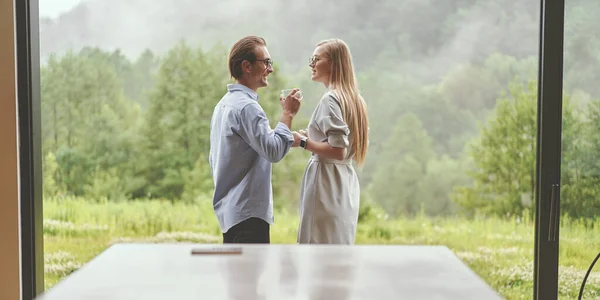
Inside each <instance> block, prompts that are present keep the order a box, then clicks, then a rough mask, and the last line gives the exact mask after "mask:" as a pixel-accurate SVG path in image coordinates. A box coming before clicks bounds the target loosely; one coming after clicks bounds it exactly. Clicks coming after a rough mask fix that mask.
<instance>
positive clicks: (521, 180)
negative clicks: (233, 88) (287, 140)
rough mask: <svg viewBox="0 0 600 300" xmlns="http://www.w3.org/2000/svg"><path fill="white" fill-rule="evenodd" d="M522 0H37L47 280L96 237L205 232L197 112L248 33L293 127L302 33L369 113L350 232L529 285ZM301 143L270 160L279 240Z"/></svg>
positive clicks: (300, 167) (97, 244)
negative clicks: (338, 65)
mask: <svg viewBox="0 0 600 300" xmlns="http://www.w3.org/2000/svg"><path fill="white" fill-rule="evenodd" d="M134 3H135V4H134ZM174 3H176V4H174ZM590 3H591V2H590ZM539 11H540V7H539V1H538V0H504V1H493V0H455V1H448V0H430V1H410V0H374V1H369V2H367V1H333V2H332V1H329V2H327V1H325V2H323V1H317V0H306V1H280V0H262V1H249V2H248V1H239V2H233V1H213V0H210V1H209V0H202V1H176V2H173V1H150V2H143V4H142V2H140V1H137V2H131V1H107V0H87V1H78V0H73V1H61V0H43V1H40V38H41V63H42V66H41V76H42V77H41V83H42V109H43V110H42V118H43V124H42V130H43V136H42V138H43V155H44V174H43V175H44V234H45V236H44V238H45V247H46V249H45V262H46V287H47V288H52V286H54V285H55V284H56V283H57V282H58V281H60V280H61V279H63V278H65V276H67V275H68V274H69V273H71V272H72V271H74V270H76V269H77V268H79V267H80V266H81V265H82V264H85V263H86V262H88V261H89V260H90V259H91V258H93V257H94V256H96V255H98V254H99V253H100V252H101V251H102V250H103V249H105V248H106V247H108V246H109V245H111V244H112V243H116V242H129V241H150V242H178V241H185V242H196V243H220V242H221V241H222V236H221V231H220V228H219V224H218V222H217V220H216V218H215V215H214V212H213V207H212V199H211V197H212V193H213V190H212V189H213V182H212V178H211V173H210V167H209V165H208V159H207V155H208V149H209V139H208V132H209V129H208V128H209V120H210V117H211V114H212V112H213V108H214V106H215V104H216V103H217V101H219V99H220V98H221V97H222V96H223V94H224V93H225V86H226V84H227V83H229V82H231V81H230V80H229V78H228V69H227V64H226V61H227V55H228V51H229V48H230V47H231V45H232V44H233V43H234V42H235V41H236V40H237V39H239V38H241V37H243V36H245V35H250V34H257V35H260V36H262V37H264V38H265V39H266V41H267V47H268V49H269V52H270V55H271V58H272V59H273V60H274V62H275V64H274V70H275V72H274V73H272V74H271V75H270V76H269V79H268V80H269V86H268V87H267V88H263V89H260V90H259V93H260V103H261V105H262V107H263V108H264V110H265V111H266V113H267V115H268V116H269V118H270V120H271V125H272V126H275V124H276V123H277V121H278V120H279V116H280V113H281V108H280V106H279V104H278V102H277V101H278V98H279V91H280V90H282V89H287V88H292V87H299V88H301V89H302V93H303V96H304V100H303V106H302V109H301V112H300V114H299V116H298V117H297V118H296V119H295V120H294V126H293V127H294V128H292V129H294V130H297V129H301V128H305V127H306V126H307V124H308V122H309V120H310V117H311V115H312V112H313V110H314V109H315V107H316V105H317V102H318V101H319V99H320V98H321V96H322V95H323V94H324V92H325V91H326V88H325V86H324V85H323V84H320V83H317V82H313V81H312V80H311V70H310V68H309V67H308V59H309V57H311V56H312V55H313V50H314V49H315V46H316V44H317V43H318V42H319V41H321V40H323V39H328V38H340V39H342V40H344V41H345V42H346V43H347V44H348V45H349V47H350V49H351V52H352V55H353V59H354V66H355V71H356V77H357V81H358V84H359V87H360V90H361V93H362V95H363V96H364V99H365V100H366V102H367V105H368V110H369V122H370V123H369V127H370V136H369V140H370V146H369V152H368V155H367V160H366V164H365V165H364V167H363V168H358V167H357V168H356V170H357V172H358V174H359V178H360V186H361V205H360V211H359V217H358V224H359V225H358V229H357V235H356V243H358V244H401V245H415V244H419V245H445V246H447V247H448V248H450V249H451V250H452V251H453V252H454V253H455V254H456V255H457V256H458V257H459V258H460V259H462V260H463V261H464V262H465V263H466V264H467V265H468V266H469V267H470V268H471V269H472V270H474V271H475V272H476V273H477V274H478V275H479V276H480V277H481V278H482V279H484V280H485V281H486V282H487V283H488V284H489V285H490V286H492V287H493V288H494V289H495V290H496V291H498V293H499V294H501V295H503V296H504V297H506V298H507V299H530V298H531V297H532V294H533V291H532V286H533V284H532V280H533V275H532V274H533V272H532V266H533V245H534V223H533V215H534V211H533V209H534V205H533V197H534V189H535V181H534V178H535V162H536V161H535V153H536V151H535V150H536V149H535V147H536V114H537V111H536V110H537V104H536V103H537V84H536V78H537V65H538V63H537V56H538V40H539V37H538V32H539ZM584 11H585V12H586V13H587V10H584ZM590 16H592V15H590ZM591 18H592V17H590V20H591ZM586 24H587V23H586ZM587 28H589V30H592V29H591V28H594V27H593V26H591V25H590V26H589V27H587ZM590 32H591V31H590ZM584 66H585V67H588V66H587V65H584ZM590 70H593V68H592V67H590ZM573 74H574V76H576V77H574V79H573V80H574V82H577V83H579V82H580V80H579V79H578V78H583V79H585V80H587V81H585V82H587V83H588V84H589V87H593V82H594V80H592V78H590V77H577V76H579V74H580V73H579V72H574V73H573ZM309 156H310V154H309V153H308V152H307V151H304V150H302V149H298V148H296V149H292V150H291V151H290V153H289V154H288V155H287V156H286V157H285V158H284V159H283V160H282V161H281V162H279V163H277V164H275V165H274V166H273V189H274V190H273V192H274V206H275V220H276V221H275V225H274V226H273V227H272V229H271V240H272V242H273V243H296V236H297V228H298V224H299V217H298V207H299V198H300V190H301V182H302V178H303V174H304V169H305V166H306V164H307V161H308V159H309ZM577 228H579V227H577ZM590 237H591V236H590ZM591 240H592V239H591V238H590V239H588V243H592V242H591ZM596 240H597V239H596ZM585 258H586V259H587V255H585ZM569 288H570V290H569V291H570V292H573V291H574V289H573V288H572V287H569Z"/></svg>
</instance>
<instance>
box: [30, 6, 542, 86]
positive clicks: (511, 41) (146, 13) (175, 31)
mask: <svg viewBox="0 0 600 300" xmlns="http://www.w3.org/2000/svg"><path fill="white" fill-rule="evenodd" d="M46 1H50V0H46ZM450 2H452V3H450ZM59 3H62V2H60V1H57V4H59ZM538 6H539V1H534V0H519V1H513V0H511V1H503V2H502V3H501V4H500V3H497V2H494V1H479V2H477V1H472V0H471V1H446V0H437V1H436V0H430V1H421V0H418V1H417V0H407V1H390V0H387V1H382V0H378V1H369V2H366V1H339V0H337V1H327V2H323V1H316V0H308V1H280V0H263V1H240V0H236V1H231V0H224V1H176V2H173V1H167V0H151V1H142V0H126V1H123V0H87V1H81V3H79V4H77V5H76V6H74V7H72V9H71V10H69V11H67V12H65V13H63V14H61V15H60V16H58V17H56V18H44V19H43V20H42V22H41V28H40V31H41V52H42V58H45V57H47V55H48V54H49V53H62V52H64V51H66V50H68V49H78V48H81V47H84V46H98V47H101V48H103V49H109V50H110V49H121V51H122V52H123V53H125V54H127V55H129V56H133V57H134V56H137V55H138V54H139V53H141V51H143V50H144V49H146V48H149V49H151V50H152V51H155V52H158V53H163V52H164V51H166V50H168V49H169V48H170V47H171V46H172V45H174V44H175V43H177V42H179V41H181V40H186V41H187V42H189V43H191V44H193V45H198V46H202V47H206V48H209V47H211V46H213V45H215V44H219V43H221V44H223V45H225V46H226V47H229V46H230V45H231V44H232V43H233V42H234V41H235V40H237V39H238V38H240V37H242V36H244V35H250V34H255V35H260V36H263V37H265V38H266V39H267V42H268V44H269V49H270V52H271V55H272V56H273V58H274V59H275V60H277V61H278V62H281V63H283V66H286V67H290V68H291V69H290V70H295V68H298V67H300V66H305V62H306V57H308V56H309V55H310V53H311V52H312V50H313V48H314V45H315V44H316V43H317V42H318V41H320V40H321V39H325V38H331V37H338V38H342V39H344V40H345V41H346V42H348V44H349V45H350V47H351V49H352V52H353V54H354V56H355V61H356V65H357V68H359V70H362V69H366V68H369V67H371V66H373V64H374V63H375V62H377V65H378V66H385V67H386V68H391V69H393V70H404V71H405V72H406V71H409V72H410V74H411V76H416V77H418V78H421V79H423V80H426V81H430V80H432V79H439V77H440V76H442V75H443V74H444V73H445V72H446V71H447V70H448V69H450V68H451V67H452V66H455V65H457V64H462V63H465V62H471V61H473V62H477V61H479V60H482V59H483V58H485V57H486V56H488V55H489V54H491V53H494V52H501V53H504V54H507V55H512V56H515V57H518V58H521V57H526V56H530V55H536V54H537V44H538V40H537V31H538V25H537V24H538V14H539V12H538V11H539V8H538ZM42 15H44V11H42ZM448 16H451V17H448Z"/></svg>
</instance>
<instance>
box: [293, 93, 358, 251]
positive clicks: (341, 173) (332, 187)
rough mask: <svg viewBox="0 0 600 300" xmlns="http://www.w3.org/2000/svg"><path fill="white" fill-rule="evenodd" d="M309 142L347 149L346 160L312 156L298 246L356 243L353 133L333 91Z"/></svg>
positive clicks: (310, 132) (327, 95)
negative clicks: (351, 146) (345, 120)
mask: <svg viewBox="0 0 600 300" xmlns="http://www.w3.org/2000/svg"><path fill="white" fill-rule="evenodd" d="M308 138H309V143H310V141H311V140H312V141H319V142H328V143H329V144H330V145H331V146H333V147H338V148H347V149H348V151H347V154H346V158H345V159H344V160H335V159H327V158H323V157H319V156H318V155H316V154H313V155H312V157H311V158H310V160H309V161H308V164H307V166H306V169H305V171H304V178H303V180H302V190H301V193H300V226H299V228H298V243H301V244H305V243H313V244H354V239H355V237H356V225H357V222H358V209H359V204H360V186H359V182H358V176H357V175H356V172H355V171H354V167H353V165H352V157H353V156H354V154H353V153H350V148H349V145H350V140H351V139H352V136H351V133H350V130H349V129H348V126H347V125H346V122H344V118H343V115H342V111H341V106H340V103H339V101H338V99H337V96H335V94H334V93H333V92H332V91H327V92H326V93H325V95H323V97H322V98H321V100H320V101H319V103H318V104H317V107H316V108H315V111H314V112H313V115H312V117H311V120H310V123H309V125H308Z"/></svg>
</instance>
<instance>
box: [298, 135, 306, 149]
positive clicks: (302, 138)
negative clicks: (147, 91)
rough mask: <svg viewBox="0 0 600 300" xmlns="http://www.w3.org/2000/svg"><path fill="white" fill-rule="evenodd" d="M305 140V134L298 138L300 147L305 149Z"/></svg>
mask: <svg viewBox="0 0 600 300" xmlns="http://www.w3.org/2000/svg"><path fill="white" fill-rule="evenodd" d="M306 141H308V138H307V137H305V136H303V137H301V138H300V147H302V148H304V149H306V144H307V143H306Z"/></svg>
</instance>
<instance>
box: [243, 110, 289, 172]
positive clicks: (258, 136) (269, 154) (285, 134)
mask: <svg viewBox="0 0 600 300" xmlns="http://www.w3.org/2000/svg"><path fill="white" fill-rule="evenodd" d="M239 117H240V120H239V121H240V127H239V131H238V134H239V135H240V136H241V137H242V139H244V141H245V142H246V143H248V145H250V147H252V149H254V151H256V152H257V153H258V154H259V155H260V156H261V157H263V158H265V159H266V160H268V161H270V162H273V163H275V162H279V161H280V160H281V159H282V158H283V157H284V156H285V155H286V154H287V153H288V151H289V150H290V147H291V146H292V144H293V143H294V136H293V135H292V132H291V131H290V129H289V128H288V127H287V126H286V125H285V124H283V123H281V122H279V123H278V124H277V126H275V130H273V129H271V126H270V125H269V119H267V115H266V114H265V111H264V110H263V109H262V107H260V105H259V104H258V103H251V104H248V105H246V106H244V108H242V110H241V111H240V116H239Z"/></svg>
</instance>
